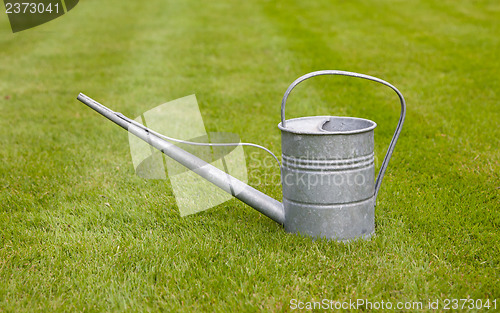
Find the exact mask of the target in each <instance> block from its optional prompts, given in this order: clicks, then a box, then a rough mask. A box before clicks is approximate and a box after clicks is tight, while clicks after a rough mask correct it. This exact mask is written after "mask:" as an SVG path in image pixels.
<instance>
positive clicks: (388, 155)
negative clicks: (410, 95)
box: [281, 70, 406, 200]
mask: <svg viewBox="0 0 500 313" xmlns="http://www.w3.org/2000/svg"><path fill="white" fill-rule="evenodd" d="M320 75H342V76H351V77H358V78H363V79H367V80H372V81H375V82H378V83H381V84H383V85H386V86H388V87H390V88H391V89H392V90H394V91H395V92H396V93H397V95H398V97H399V100H400V102H401V115H400V117H399V122H398V126H397V127H396V131H395V132H394V135H393V136H392V140H391V143H390V144H389V148H388V149H387V153H386V154H385V157H384V162H382V166H381V167H380V171H379V173H378V176H377V180H376V182H375V193H374V196H375V200H376V199H377V194H378V191H379V189H380V185H381V184H382V179H383V178H384V173H385V170H386V169H387V165H388V164H389V160H390V158H391V155H392V152H393V151H394V146H396V142H397V141H398V137H399V134H400V133H401V129H402V128H403V123H404V120H405V115H406V103H405V99H404V97H403V94H401V92H400V91H399V90H398V89H397V88H396V87H394V86H393V85H391V84H389V83H388V82H386V81H384V80H382V79H380V78H377V77H373V76H368V75H364V74H359V73H353V72H346V71H336V70H325V71H317V72H312V73H309V74H306V75H304V76H301V77H299V78H297V79H296V80H295V81H294V82H293V83H292V84H291V85H290V86H289V87H288V89H287V90H286V92H285V95H284V96H283V100H282V101H281V125H282V126H283V127H286V126H285V124H286V120H285V104H286V100H287V99H288V96H289V95H290V93H291V92H292V90H293V88H295V86H297V85H298V84H299V83H301V82H303V81H304V80H306V79H309V78H311V77H314V76H320Z"/></svg>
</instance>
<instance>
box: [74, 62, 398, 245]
mask: <svg viewBox="0 0 500 313" xmlns="http://www.w3.org/2000/svg"><path fill="white" fill-rule="evenodd" d="M320 75H343V76H351V77H358V78H363V79H367V80H372V81H375V82H378V83H381V84H383V85H386V86H388V87H390V88H392V89H393V90H394V91H395V92H396V94H397V95H398V97H399V100H400V102H401V115H400V118H399V122H398V125H397V127H396V131H395V132H394V135H393V137H392V141H391V143H390V144H389V148H388V150H387V153H386V155H385V158H384V161H383V163H382V166H381V168H380V171H379V174H378V176H377V179H376V180H375V166H374V129H375V127H376V126H377V124H376V123H375V122H373V121H370V120H367V119H362V118H356V117H339V116H308V117H300V118H294V119H290V120H286V119H285V105H286V100H287V98H288V96H289V95H290V93H291V91H292V90H293V88H295V87H296V86H297V85H298V84H299V83H301V82H303V81H304V80H306V79H309V78H311V77H315V76H320ZM77 99H78V100H80V101H81V102H83V103H84V104H86V105H87V106H89V107H90V108H92V109H94V110H95V111H97V112H98V113H100V114H102V115H103V116H105V117H106V118H108V119H109V120H111V121H113V122H114V123H116V124H118V125H119V126H121V127H123V128H125V129H127V130H128V131H129V132H130V133H132V134H134V135H135V136H137V137H139V138H140V139H142V140H144V141H146V142H147V143H149V144H150V145H151V146H153V147H155V148H157V149H158V150H160V151H161V152H163V153H164V154H166V155H167V156H169V157H170V158H172V159H174V160H175V161H177V162H179V163H181V164H182V165H183V166H185V167H186V168H188V169H190V170H192V171H194V172H195V173H197V174H198V175H200V176H201V177H203V178H204V179H206V180H208V181H209V182H211V183H213V184H214V185H216V186H218V187H220V188H221V189H223V190H224V191H225V192H227V193H229V194H232V195H233V196H234V197H236V198H237V199H239V200H241V201H243V202H244V203H246V204H248V205H250V206H251V207H253V208H254V209H256V210H257V211H259V212H261V213H263V214H264V215H266V216H268V217H269V218H271V219H272V220H274V221H276V222H278V223H280V224H282V225H284V227H285V230H286V231H287V232H290V233H300V234H302V235H307V236H311V237H313V238H326V239H334V240H337V241H349V240H353V239H357V238H363V239H369V238H370V237H371V236H372V235H373V234H374V233H375V203H376V198H377V194H378V191H379V189H380V185H381V183H382V179H383V177H384V173H385V171H386V169H387V165H388V163H389V159H390V158H391V155H392V152H393V150H394V146H395V145H396V141H397V140H398V137H399V134H400V133H401V129H402V126H403V122H404V119H405V112H406V104H405V100H404V98H403V95H402V94H401V92H399V90H397V89H396V87H394V86H393V85H391V84H389V83H388V82H386V81H384V80H382V79H379V78H376V77H372V76H368V75H364V74H358V73H352V72H345V71H335V70H325V71H317V72H312V73H309V74H306V75H304V76H302V77H299V78H298V79H297V80H295V81H294V82H293V83H292V84H291V85H290V86H289V87H288V89H287V90H286V92H285V95H284V97H283V100H282V102H281V123H279V124H278V128H279V129H280V130H281V144H282V160H283V164H282V166H281V181H282V188H283V203H281V202H279V201H277V200H275V199H273V198H271V197H269V196H267V195H265V194H264V193H262V192H260V191H258V190H256V189H254V188H252V187H250V186H248V185H247V184H245V183H243V182H241V181H240V180H238V179H236V178H234V177H232V176H230V175H228V174H227V173H226V172H224V171H222V170H220V169H218V168H216V167H214V166H212V165H210V164H208V163H207V162H205V161H204V160H202V159H200V158H198V157H196V156H194V155H192V154H191V153H189V152H186V151H185V150H183V149H181V148H180V147H178V146H176V145H175V144H173V143H171V142H169V141H168V140H165V139H164V138H165V136H162V135H161V134H158V133H156V132H154V131H152V130H150V129H148V128H146V127H145V126H142V125H140V124H139V125H138V124H137V123H134V121H133V120H131V119H129V118H127V117H125V116H124V115H122V114H121V113H118V112H114V111H112V110H110V109H108V108H106V107H105V106H103V105H102V104H100V103H98V102H96V101H94V100H92V99H91V98H89V97H87V96H85V95H84V94H81V93H80V94H79V95H78V98H77ZM228 182H229V183H228ZM235 191H236V192H235Z"/></svg>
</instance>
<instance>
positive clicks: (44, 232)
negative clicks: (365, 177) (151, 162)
mask: <svg viewBox="0 0 500 313" xmlns="http://www.w3.org/2000/svg"><path fill="white" fill-rule="evenodd" d="M499 35H500V3H499V2H498V1H460V2H456V1H451V0H445V1H418V2H417V1H414V2H410V1H396V0H392V1H391V0H384V1H376V2H375V1H365V0H361V1H332V0H318V1H261V0H258V1H221V0H213V1H204V2H203V1H191V0H187V1H170V0H169V1H160V0H153V1H147V2H143V1H115V0H113V1H97V0H85V1H83V0H82V1H80V3H79V4H78V5H77V6H76V7H75V8H74V9H73V10H72V11H71V12H69V13H68V14H66V15H64V16H63V17H61V18H58V19H56V20H54V21H51V22H49V23H47V24H44V25H41V26H39V27H37V28H34V29H31V30H27V31H23V32H20V33H16V34H12V33H11V30H10V26H9V24H8V19H7V17H6V14H4V13H1V14H0V113H1V115H0V311H1V312H4V311H5V312H23V311H37V312H72V311H91V312H96V311H157V310H164V311H168V312H171V311H183V312H200V311H208V312H210V311H218V312H239V311H241V312H256V311H270V312H285V311H290V310H292V308H291V307H290V304H291V301H294V300H293V299H296V300H300V301H303V302H308V301H321V300H322V299H329V300H333V301H340V302H344V301H350V300H351V301H356V299H367V300H369V301H372V302H374V301H382V300H383V301H390V302H392V303H394V304H395V303H397V302H407V301H410V302H416V301H421V302H422V303H424V307H423V309H422V310H408V311H426V309H425V308H426V307H427V303H428V302H429V299H430V300H431V301H435V300H437V299H439V301H444V300H445V299H452V298H457V299H465V298H469V299H482V300H483V302H484V301H486V300H487V299H489V300H490V301H493V300H494V299H498V300H497V301H498V303H497V310H498V309H500V249H499V244H500V231H499V228H500V127H499V126H500V79H499V77H500V76H499V73H500V58H499V51H500V36H499ZM322 69H340V70H347V71H354V72H360V73H365V74H368V75H373V76H377V77H380V78H382V79H384V80H387V81H389V82H390V83H392V84H394V85H395V86H396V87H398V88H399V89H400V90H401V92H402V93H403V94H404V96H405V98H406V100H407V104H408V112H407V116H406V123H405V125H404V128H403V132H402V134H401V137H400V140H399V142H398V145H397V146H396V150H395V152H394V155H393V158H392V160H391V163H390V164H389V168H388V171H387V173H386V177H385V180H384V182H383V184H382V188H381V191H380V193H379V196H378V203H377V207H376V213H375V214H376V234H377V235H376V236H375V237H374V238H373V239H371V240H370V241H357V242H352V243H349V244H342V243H336V242H329V241H325V240H317V241H313V240H311V239H310V238H303V237H300V236H295V235H291V234H287V233H286V232H285V231H284V229H283V228H282V227H281V226H280V225H278V224H276V223H274V222H273V221H271V220H270V219H268V218H267V217H265V216H262V215H260V214H259V213H258V212H256V211H255V210H253V209H252V208H250V207H248V206H246V205H244V204H242V203H241V202H239V201H237V200H231V201H229V202H226V203H224V204H222V205H219V206H217V207H215V208H212V209H210V210H208V211H205V212H202V213H199V214H197V215H191V216H187V217H183V218H181V217H180V215H179V211H178V208H177V206H176V204H175V198H174V195H173V192H172V188H171V185H170V183H169V182H168V181H162V180H159V181H157V180H144V179H141V178H139V177H137V176H136V175H135V174H134V168H133V165H132V161H131V157H130V152H129V146H128V136H127V133H126V132H125V131H124V130H122V129H120V128H119V127H117V126H116V125H114V124H112V123H111V122H109V121H107V120H106V119H104V118H103V117H102V116H99V115H98V114H96V113H95V112H93V111H92V110H90V109H89V108H87V107H86V106H84V105H83V104H81V103H80V102H78V101H77V100H76V96H77V95H78V93H79V92H84V93H85V94H87V95H89V96H90V97H93V98H95V99H96V100H98V101H100V102H102V103H103V104H105V105H107V106H109V107H110V108H112V109H114V110H116V111H119V112H122V113H123V114H125V115H127V116H130V117H135V116H137V115H139V114H141V113H142V112H144V111H147V110H149V109H151V108H153V107H155V106H157V105H159V104H162V103H164V102H167V101H170V100H174V99H177V98H180V97H184V96H187V95H191V94H196V96H197V98H198V101H199V103H200V109H201V112H202V115H203V118H204V122H205V126H206V129H207V131H210V132H232V133H236V134H238V135H239V136H240V137H241V138H242V140H243V141H246V142H253V143H257V144H260V145H263V146H266V147H268V148H269V149H271V150H272V151H273V152H275V153H276V154H278V155H280V153H281V150H280V149H281V148H280V145H281V144H280V133H279V130H278V128H277V124H278V122H279V120H280V102H281V98H282V96H283V93H284V92H285V90H286V88H287V87H288V85H289V84H290V83H291V82H292V81H293V80H295V79H296V78H297V77H299V76H301V75H303V74H305V73H308V72H311V71H315V70H322ZM307 115H343V116H356V117H363V118H368V119H371V120H373V121H375V122H376V123H377V124H378V127H377V129H376V132H375V141H376V144H375V149H376V158H377V162H376V166H377V169H378V167H379V166H380V163H381V162H380V161H381V160H382V159H383V156H384V154H385V149H386V148H387V145H388V143H389V142H390V139H391V136H392V132H393V131H394V128H395V126H396V123H397V120H398V116H399V102H398V99H397V96H396V94H394V92H392V91H391V90H390V89H388V88H386V87H384V86H382V85H378V84H375V83H372V82H368V81H363V80H359V79H354V78H342V77H333V76H330V77H319V78H315V79H312V80H309V81H307V82H305V83H303V84H301V85H300V86H299V87H297V88H296V90H294V92H293V93H292V95H291V96H290V98H289V102H288V106H287V118H291V117H298V116H307ZM186 127H190V125H186ZM245 152H246V153H247V156H250V155H254V156H256V157H252V158H250V157H249V158H248V159H247V160H248V162H247V167H248V172H249V182H250V184H251V185H252V186H254V187H255V188H257V189H259V190H261V191H263V192H265V193H266V194H269V195H270V196H273V197H274V198H276V199H281V188H280V186H279V185H278V184H277V183H278V182H276V181H275V180H273V179H267V180H266V179H262V175H266V177H276V175H279V170H278V168H276V167H275V166H271V165H270V164H269V163H261V162H258V160H259V158H262V159H263V158H265V157H266V155H265V154H264V153H261V152H255V150H252V149H249V148H245ZM252 153H256V154H252ZM440 303H442V302H440ZM365 309H366V311H369V309H367V308H365ZM472 311H476V310H472ZM477 311H478V312H483V311H484V312H486V311H488V310H484V309H483V310H477ZM489 311H490V312H493V311H494V310H493V308H492V309H490V310H489Z"/></svg>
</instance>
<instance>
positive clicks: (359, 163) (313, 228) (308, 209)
mask: <svg viewBox="0 0 500 313" xmlns="http://www.w3.org/2000/svg"><path fill="white" fill-rule="evenodd" d="M319 75H343V76H352V77H359V78H364V79H368V80H373V81H376V82H380V83H382V84H384V85H387V86H389V87H391V88H392V89H393V90H395V91H396V93H397V94H398V96H399V97H400V100H401V117H400V120H399V123H398V126H397V128H396V132H395V133H394V137H393V139H392V142H391V144H390V146H389V149H388V151H387V154H386V157H385V159H384V162H383V164H382V167H381V169H380V173H379V176H378V178H377V182H376V183H375V165H374V129H375V127H376V126H377V124H376V123H375V122H373V121H370V120H366V119H361V118H354V117H338V116H310V117H300V118H295V119H291V120H286V119H285V105H286V101H287V98H288V96H289V94H290V92H291V91H292V90H293V88H295V86H297V85H298V84H299V83H301V82H303V81H304V80H306V79H309V78H311V77H315V76H319ZM404 116H405V101H404V98H403V96H402V94H401V93H400V92H399V91H398V90H397V89H396V88H395V87H393V86H392V85H390V84H389V83H387V82H385V81H382V80H380V79H378V78H375V77H371V76H367V75H363V74H357V73H351V72H344V71H318V72H313V73H310V74H307V75H304V76H302V77H300V78H298V79H297V80H296V81H295V82H293V83H292V84H291V85H290V87H289V88H288V90H287V91H286V93H285V96H284V97H283V101H282V107H281V123H280V124H279V125H278V127H279V129H280V130H281V148H282V159H283V166H282V173H281V175H282V186H283V207H284V210H285V223H284V226H285V230H286V231H287V232H291V233H300V234H304V235H308V236H312V237H323V238H328V239H335V240H339V241H345V240H352V239H355V238H363V239H368V238H370V237H371V236H372V235H373V234H374V232H375V203H376V197H377V193H378V190H379V188H380V184H381V182H382V178H383V175H384V172H385V169H386V168H387V164H388V162H389V159H390V157H391V154H392V151H393V149H394V145H395V144H396V141H397V138H398V137H399V134H400V132H401V127H402V125H403V122H404Z"/></svg>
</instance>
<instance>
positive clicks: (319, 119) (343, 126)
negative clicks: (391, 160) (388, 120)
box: [278, 116, 377, 135]
mask: <svg viewBox="0 0 500 313" xmlns="http://www.w3.org/2000/svg"><path fill="white" fill-rule="evenodd" d="M375 127H377V124H376V123H375V122H373V121H370V120H367V119H364V118H358V117H346V116H306V117H299V118H293V119H290V120H286V127H283V124H282V123H279V124H278V128H279V129H280V130H282V131H286V132H290V133H294V134H298V135H350V134H359V133H364V132H368V131H371V130H373V129H375Z"/></svg>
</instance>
